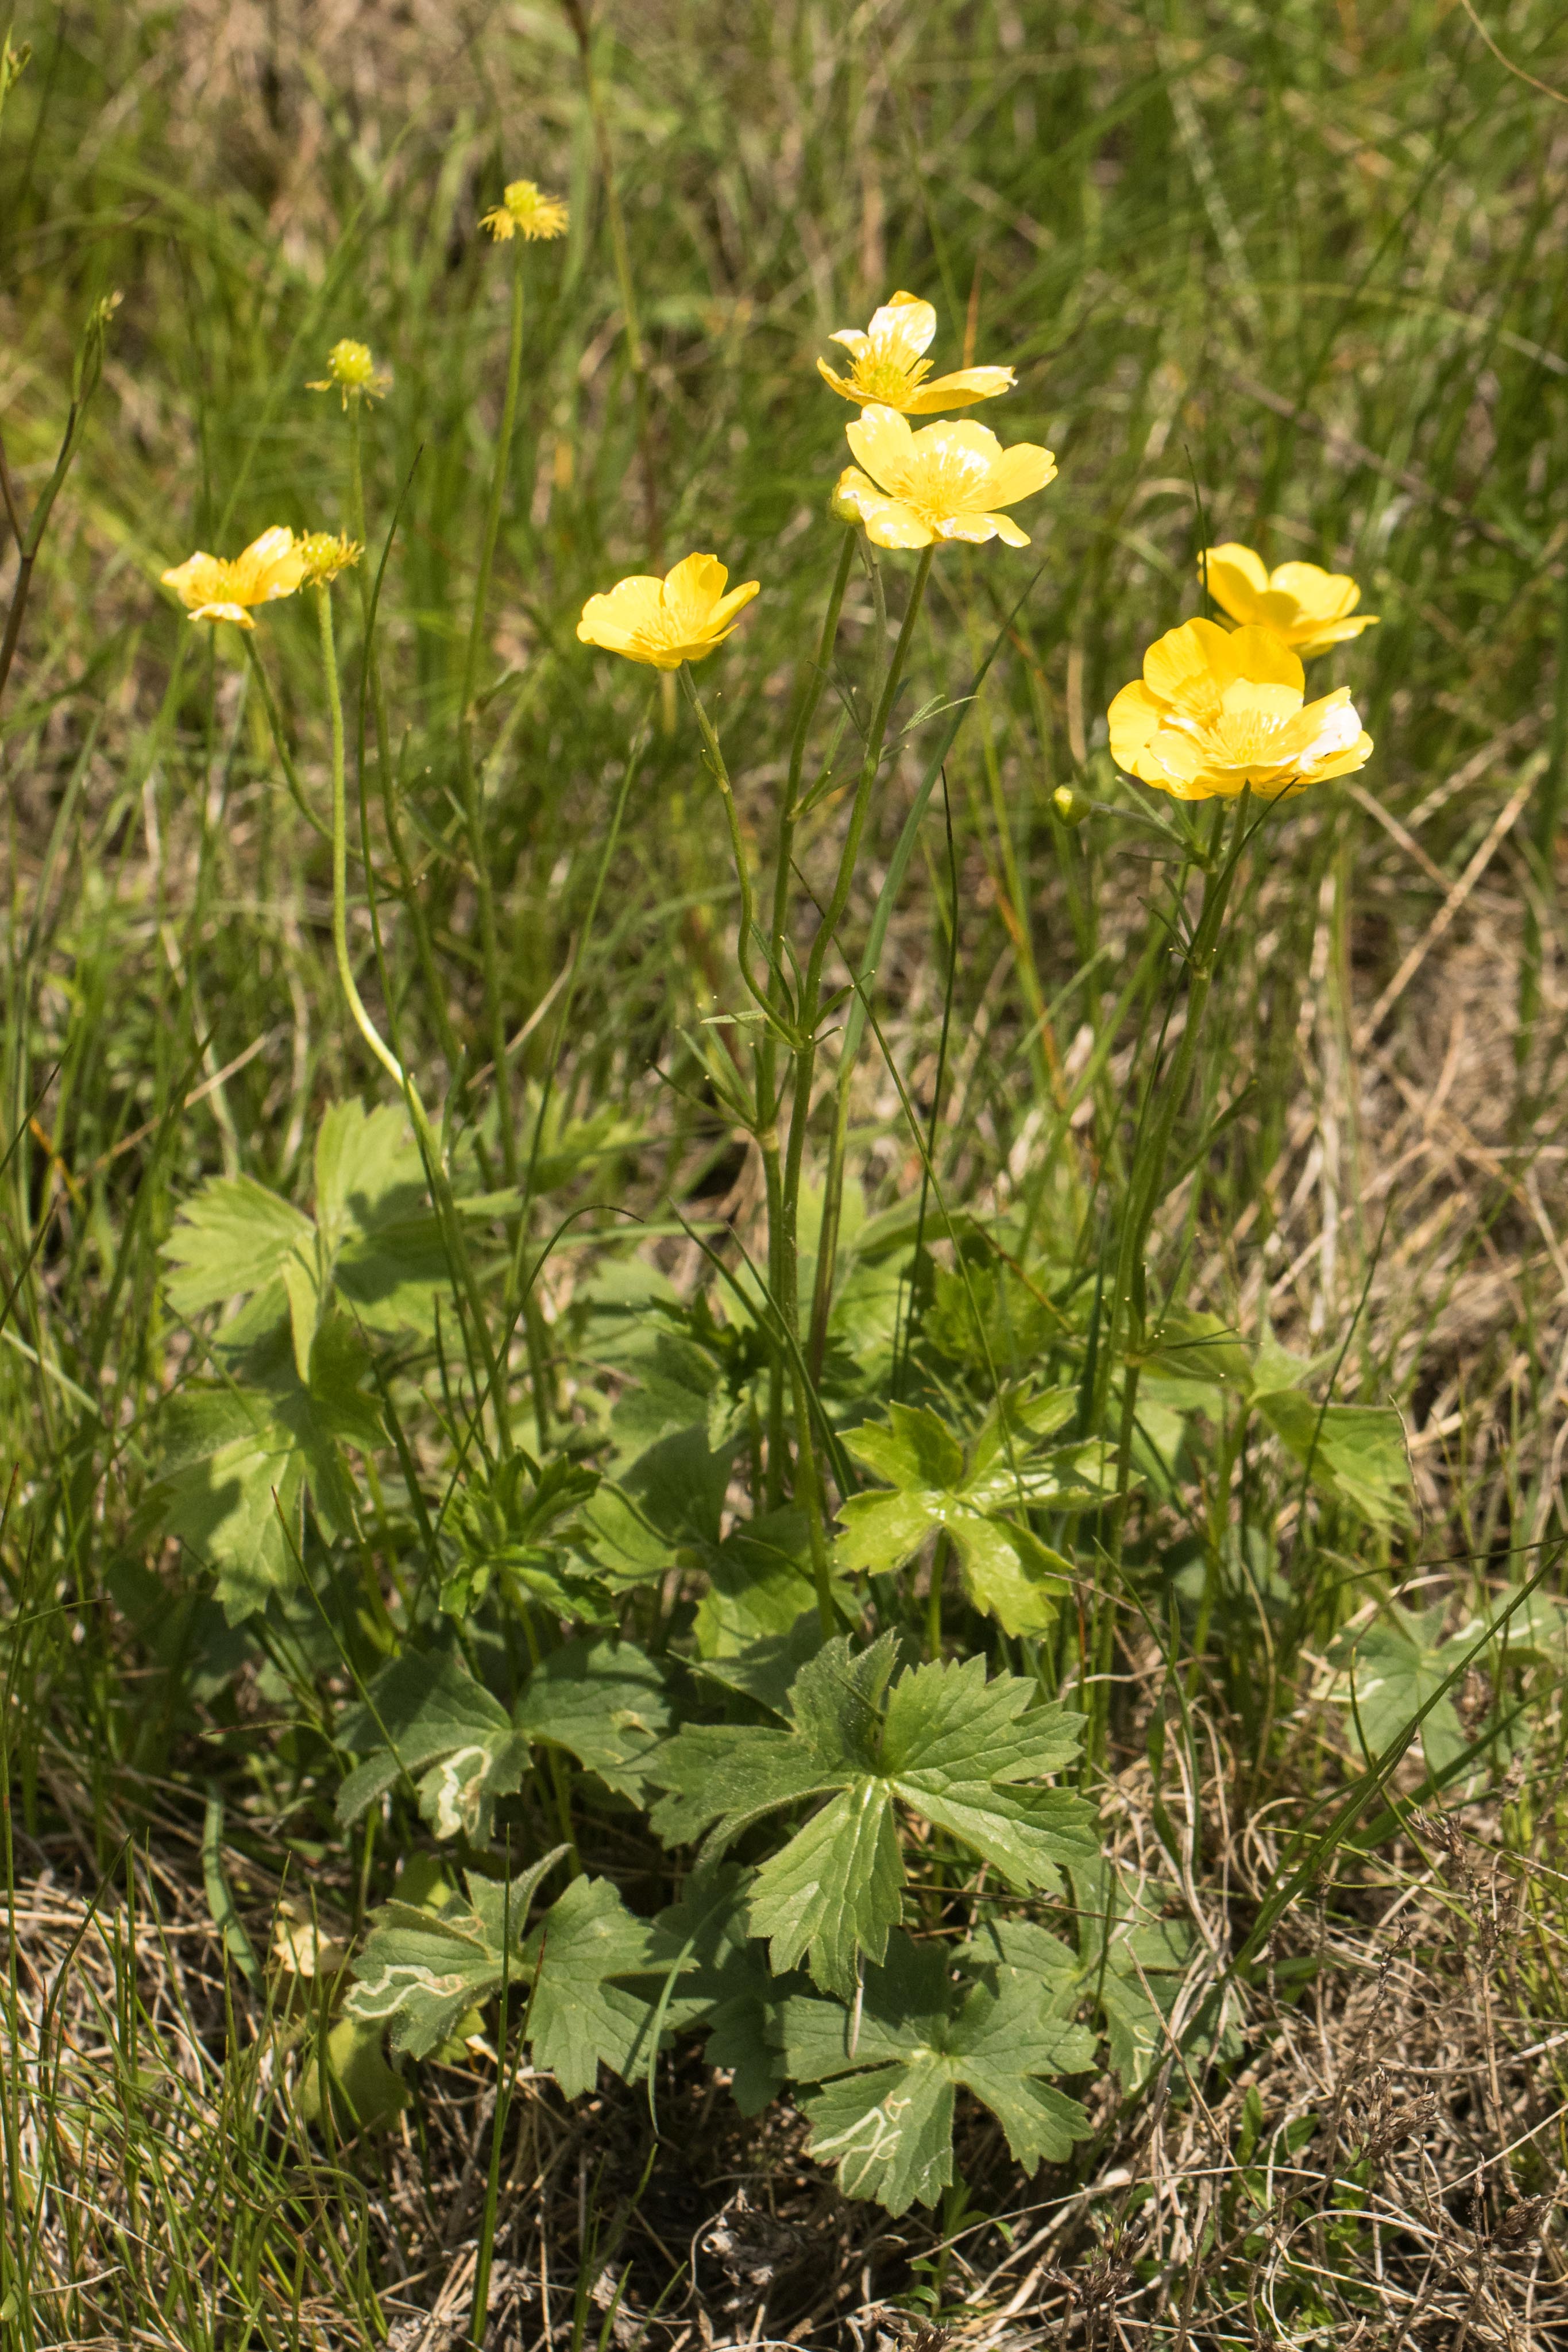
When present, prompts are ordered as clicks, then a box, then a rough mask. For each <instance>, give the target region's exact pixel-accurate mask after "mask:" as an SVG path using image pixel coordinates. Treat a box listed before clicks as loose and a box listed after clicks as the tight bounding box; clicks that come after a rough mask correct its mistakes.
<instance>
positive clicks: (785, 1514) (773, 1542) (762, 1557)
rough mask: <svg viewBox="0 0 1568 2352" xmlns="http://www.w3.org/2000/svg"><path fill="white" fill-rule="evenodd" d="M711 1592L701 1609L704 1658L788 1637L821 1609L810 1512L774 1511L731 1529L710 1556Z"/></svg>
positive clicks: (706, 1567)
mask: <svg viewBox="0 0 1568 2352" xmlns="http://www.w3.org/2000/svg"><path fill="white" fill-rule="evenodd" d="M702 1570H703V1573H704V1575H705V1576H706V1578H707V1580H708V1589H707V1591H705V1592H704V1593H703V1595H702V1598H701V1599H700V1601H699V1602H698V1604H697V1618H696V1624H695V1628H694V1630H695V1633H696V1635H697V1647H698V1652H699V1654H700V1656H702V1657H704V1658H718V1657H733V1656H736V1655H737V1654H740V1653H742V1651H744V1650H746V1649H747V1648H749V1647H750V1645H751V1644H752V1643H753V1642H757V1641H761V1640H763V1639H765V1638H766V1636H767V1635H769V1634H779V1633H789V1631H790V1630H791V1628H792V1627H793V1626H795V1624H796V1623H797V1622H799V1620H800V1618H801V1617H802V1616H803V1615H804V1614H805V1612H807V1611H808V1610H810V1609H812V1608H813V1607H814V1606H815V1604H816V1586H815V1584H814V1583H813V1580H812V1573H811V1557H810V1546H809V1540H808V1534H807V1522H806V1517H805V1512H804V1511H795V1510H786V1511H772V1512H769V1513H767V1514H765V1515H764V1516H763V1517H758V1518H755V1519H747V1520H744V1521H742V1524H741V1525H740V1526H739V1527H736V1528H731V1532H730V1533H729V1534H728V1535H727V1536H726V1537H725V1538H724V1539H723V1541H722V1542H721V1543H719V1544H717V1545H715V1546H714V1547H713V1549H711V1550H710V1551H709V1552H707V1553H705V1554H704V1556H703V1559H702Z"/></svg>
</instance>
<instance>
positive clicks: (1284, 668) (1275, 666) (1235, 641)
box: [1145, 621, 1307, 694]
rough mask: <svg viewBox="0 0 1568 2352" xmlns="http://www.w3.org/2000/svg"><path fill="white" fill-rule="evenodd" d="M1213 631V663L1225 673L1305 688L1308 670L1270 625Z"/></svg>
mask: <svg viewBox="0 0 1568 2352" xmlns="http://www.w3.org/2000/svg"><path fill="white" fill-rule="evenodd" d="M1187 626H1188V627H1189V628H1192V629H1201V628H1208V627H1212V626H1213V624H1212V623H1210V622H1205V621H1189V622H1188V624H1187ZM1215 635H1216V636H1217V637H1218V638H1219V641H1220V648H1221V650H1220V651H1219V653H1218V655H1217V657H1216V660H1215V667H1216V668H1219V667H1221V665H1222V664H1223V665H1224V667H1225V670H1226V674H1227V676H1228V677H1245V678H1247V679H1249V680H1250V681H1251V683H1252V684H1253V685H1255V686H1262V685H1265V684H1268V685H1279V686H1293V687H1294V688H1295V689H1296V691H1297V693H1298V694H1300V693H1302V692H1303V691H1304V690H1305V688H1306V684H1307V673H1306V671H1305V670H1304V669H1303V668H1302V667H1301V663H1300V656H1298V655H1297V654H1296V653H1295V652H1294V651H1293V650H1292V649H1291V647H1290V646H1288V645H1287V644H1286V643H1285V640H1284V638H1283V637H1281V636H1279V635H1277V634H1276V632H1275V631H1274V630H1273V629H1267V628H1261V627H1258V626H1257V625H1253V624H1250V623H1249V624H1248V625H1247V626H1245V627H1243V628H1239V629H1237V631H1236V633H1235V635H1232V636H1226V635H1225V633H1224V631H1223V630H1219V629H1216V630H1215ZM1145 675H1147V673H1145Z"/></svg>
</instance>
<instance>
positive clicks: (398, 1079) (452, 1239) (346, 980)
mask: <svg viewBox="0 0 1568 2352" xmlns="http://www.w3.org/2000/svg"><path fill="white" fill-rule="evenodd" d="M316 611H317V615H318V619H319V622H320V625H321V667H322V671H323V673H324V675H325V678H326V686H327V709H328V713H329V716H330V718H331V741H332V952H333V955H334V957H335V959H336V961H337V968H338V982H339V985H340V986H341V987H342V992H343V997H344V1000H345V1002H346V1003H347V1005H348V1008H349V1012H350V1014H351V1015H352V1017H353V1024H354V1026H355V1028H356V1029H357V1030H358V1031H359V1033H360V1035H361V1036H362V1037H363V1040H364V1042H365V1044H366V1045H368V1046H369V1048H370V1050H371V1052H372V1053H373V1054H374V1056H375V1058H376V1060H377V1061H378V1062H379V1063H380V1064H381V1066H382V1068H383V1069H384V1071H385V1072H386V1073H387V1076H389V1077H391V1078H392V1079H393V1080H394V1081H395V1084H396V1086H397V1087H398V1090H399V1092H400V1093H401V1094H402V1096H403V1099H404V1101H405V1103H406V1105H407V1107H408V1116H409V1118H410V1119H411V1120H412V1122H413V1125H414V1131H415V1134H416V1136H417V1137H418V1139H419V1145H420V1150H421V1152H422V1154H423V1156H424V1160H425V1166H426V1175H427V1177H428V1178H429V1181H430V1188H431V1192H432V1194H433V1195H434V1198H435V1203H436V1211H437V1217H438V1218H439V1220H440V1223H441V1226H442V1230H443V1238H444V1239H445V1242H446V1244H447V1255H448V1258H449V1260H450V1262H451V1265H452V1267H453V1270H454V1272H455V1273H456V1274H457V1276H458V1280H459V1282H460V1284H461V1286H462V1295H463V1297H464V1299H465V1302H466V1304H467V1307H468V1315H469V1319H470V1321H471V1324H472V1327H473V1337H474V1345H475V1346H476V1347H477V1348H478V1349H479V1353H480V1356H481V1358H482V1359H483V1367H484V1372H485V1381H486V1388H487V1392H488V1394H489V1400H490V1408H491V1411H492V1413H493V1415H494V1418H495V1423H496V1436H497V1441H498V1443H499V1444H500V1450H501V1452H502V1453H503V1454H510V1452H511V1450H512V1443H511V1428H510V1421H509V1418H508V1414H507V1407H506V1391H505V1387H504V1384H503V1381H502V1377H501V1367H500V1364H499V1363H498V1362H497V1360H496V1357H495V1354H494V1351H493V1349H491V1346H490V1339H489V1324H488V1322H487V1321H486V1318H485V1312H484V1301H483V1299H482V1298H481V1297H480V1296H479V1283H478V1281H477V1279H476V1278H475V1275H474V1269H473V1264H472V1261H471V1260H470V1258H469V1256H468V1244H467V1243H466V1242H465V1241H464V1239H463V1234H462V1228H461V1225H460V1223H459V1222H458V1209H457V1202H456V1201H455V1199H454V1198H453V1194H452V1188H451V1183H450V1180H449V1179H448V1177H447V1166H446V1160H445V1159H444V1157H443V1155H442V1151H441V1146H440V1143H439V1141H438V1139H437V1135H436V1132H435V1129H433V1128H432V1126H431V1124H430V1120H429V1116H428V1114H427V1113H426V1108H425V1106H424V1104H423V1102H422V1101H421V1100H420V1097H419V1090H418V1088H417V1087H416V1085H415V1083H414V1080H413V1077H412V1076H411V1075H410V1073H409V1072H408V1071H407V1070H405V1068H404V1066H403V1064H402V1063H401V1062H400V1061H399V1060H398V1058H397V1056H396V1055H395V1053H394V1052H393V1050H392V1048H391V1046H390V1045H388V1044H387V1043H386V1040H385V1039H384V1037H383V1035H382V1034H381V1032H380V1030H379V1029H378V1028H377V1027H376V1025H375V1023H374V1021H373V1020H372V1019H371V1016H370V1014H369V1013H368V1012H367V1011H366V1009H365V1004H364V1001H363V998H362V996H361V995H360V992H359V987H358V983H357V982H356V981H355V979H354V974H353V963H352V962H351V961H350V958H349V930H348V791H347V761H346V757H345V751H344V740H343V702H342V687H341V685H340V682H339V678H338V656H337V645H336V641H335V639H334V637H333V634H332V600H331V589H330V588H327V587H325V586H318V588H317V590H316Z"/></svg>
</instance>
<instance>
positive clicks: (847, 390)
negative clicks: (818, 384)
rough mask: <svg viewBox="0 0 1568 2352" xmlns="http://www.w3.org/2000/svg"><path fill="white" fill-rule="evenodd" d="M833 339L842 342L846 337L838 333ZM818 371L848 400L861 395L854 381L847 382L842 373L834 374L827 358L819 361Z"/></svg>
mask: <svg viewBox="0 0 1568 2352" xmlns="http://www.w3.org/2000/svg"><path fill="white" fill-rule="evenodd" d="M833 340H834V341H835V342H842V341H843V340H844V339H843V337H842V336H841V335H836V336H835V337H834V339H833ZM816 373H817V374H818V375H819V376H820V377H821V378H822V381H823V383H826V384H831V385H832V387H833V389H834V391H835V392H837V393H840V394H842V395H843V397H844V398H845V399H846V400H858V398H859V397H860V395H859V394H858V392H857V391H856V389H855V387H854V385H853V384H852V383H846V382H845V380H844V378H843V377H842V376H841V375H835V374H834V373H833V370H832V369H831V368H830V367H829V366H828V364H827V362H826V360H818V361H817V362H816Z"/></svg>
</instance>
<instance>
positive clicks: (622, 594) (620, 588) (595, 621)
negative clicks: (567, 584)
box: [577, 555, 759, 669]
mask: <svg viewBox="0 0 1568 2352" xmlns="http://www.w3.org/2000/svg"><path fill="white" fill-rule="evenodd" d="M729 577H730V575H729V573H728V572H726V570H725V569H724V566H723V565H722V564H721V562H720V561H719V559H718V557H717V556H716V555H689V556H687V557H686V558H685V559H684V560H683V561H682V562H679V563H678V564H677V565H676V567H675V569H674V571H673V572H667V573H666V575H665V577H664V578H663V579H662V580H655V579H653V578H651V577H649V576H647V574H644V573H637V574H634V575H633V577H632V578H631V579H630V580H620V581H617V582H616V585H615V586H614V587H613V588H612V589H611V590H610V592H609V593H608V595H607V596H590V597H589V599H588V601H587V603H586V604H584V607H583V617H582V619H581V620H580V621H579V622H578V624H577V635H579V637H580V638H581V639H582V641H583V643H584V645H585V646H603V647H604V648H605V651H606V652H607V653H612V654H624V655H625V656H626V659H627V660H628V661H635V662H646V663H647V665H648V666H649V667H650V668H652V669H679V667H680V665H681V663H682V662H696V661H701V660H703V659H704V658H705V656H707V655H709V654H710V653H711V652H712V651H713V648H714V646H720V645H722V644H723V642H724V639H725V638H726V637H727V636H728V635H729V634H730V632H731V629H732V628H733V627H734V625H735V623H736V620H737V619H738V617H739V615H740V612H741V608H742V605H745V604H750V603H751V601H752V597H753V596H754V595H755V594H756V593H757V589H758V585H759V583H757V582H756V581H755V580H748V581H746V582H744V583H742V586H741V587H739V588H731V591H730V593H729V594H728V595H727V596H726V594H725V593H724V583H725V582H726V581H727V580H728V579H729Z"/></svg>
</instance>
